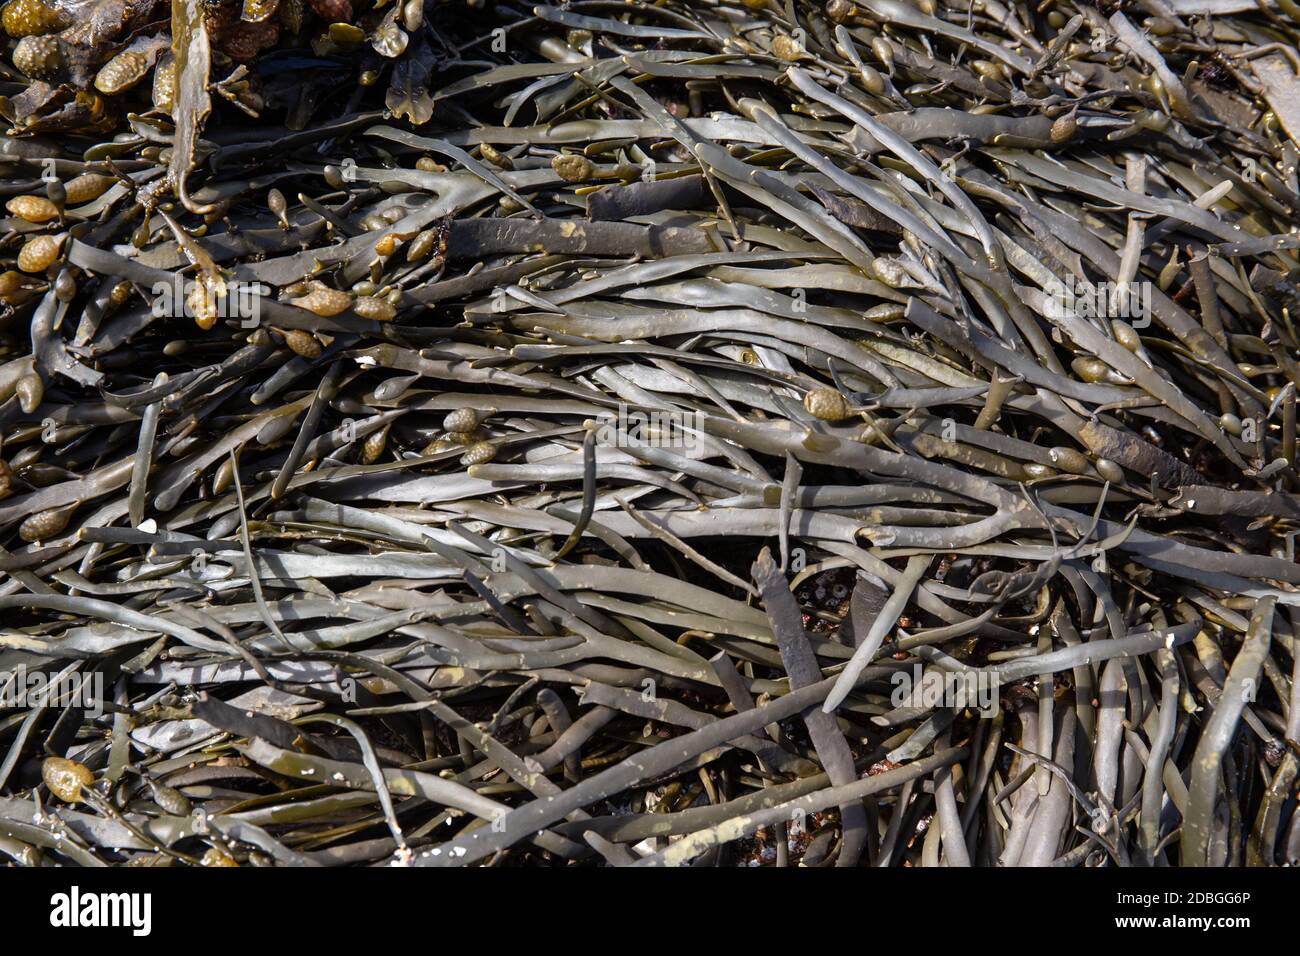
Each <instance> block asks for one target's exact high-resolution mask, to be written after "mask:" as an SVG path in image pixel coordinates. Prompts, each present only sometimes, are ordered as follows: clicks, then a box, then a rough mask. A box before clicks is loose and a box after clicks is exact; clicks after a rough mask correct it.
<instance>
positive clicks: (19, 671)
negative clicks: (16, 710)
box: [0, 664, 104, 718]
mask: <svg viewBox="0 0 1300 956" xmlns="http://www.w3.org/2000/svg"><path fill="white" fill-rule="evenodd" d="M69 705H72V706H76V707H81V708H82V709H84V710H85V712H86V716H87V717H91V718H95V717H99V716H100V715H102V714H103V713H104V675H103V674H102V673H100V672H98V671H96V672H94V673H90V674H76V673H74V674H67V673H62V672H53V673H49V672H46V671H34V670H28V669H27V666H26V665H25V664H19V665H18V666H17V667H16V668H14V670H13V671H12V672H11V673H10V674H9V679H8V680H5V678H3V677H0V707H40V706H47V707H58V708H64V707H67V706H69Z"/></svg>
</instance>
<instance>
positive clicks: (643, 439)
mask: <svg viewBox="0 0 1300 956" xmlns="http://www.w3.org/2000/svg"><path fill="white" fill-rule="evenodd" d="M597 421H598V422H599V423H600V425H599V427H598V428H597V430H596V441H597V442H599V443H600V444H602V445H612V446H614V447H616V448H625V447H627V446H629V445H644V446H648V447H651V448H680V449H683V450H687V451H693V450H696V449H698V448H699V447H700V444H701V442H702V440H703V439H702V437H701V436H702V434H703V429H704V413H703V412H683V411H678V410H655V411H651V412H629V411H628V408H627V405H626V404H623V403H622V402H620V403H619V406H618V414H617V415H615V414H614V413H613V412H603V413H601V415H600V416H599V417H598V418H597Z"/></svg>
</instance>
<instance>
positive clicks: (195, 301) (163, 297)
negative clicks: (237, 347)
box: [151, 275, 271, 329]
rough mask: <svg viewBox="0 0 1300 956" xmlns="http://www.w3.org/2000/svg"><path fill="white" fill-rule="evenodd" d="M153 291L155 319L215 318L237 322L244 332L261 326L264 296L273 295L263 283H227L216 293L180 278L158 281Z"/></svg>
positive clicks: (204, 286) (177, 276)
mask: <svg viewBox="0 0 1300 956" xmlns="http://www.w3.org/2000/svg"><path fill="white" fill-rule="evenodd" d="M151 291H152V292H153V296H154V299H153V306H152V312H153V316H154V318H156V319H163V318H175V319H179V318H189V319H193V318H196V317H198V316H212V317H215V318H218V319H238V320H239V324H240V326H241V327H243V328H245V329H255V328H257V327H258V326H259V325H261V322H262V297H263V296H266V295H270V294H271V289H270V287H269V286H265V285H263V284H262V283H260V282H240V281H237V280H236V281H230V282H225V283H223V289H222V290H221V291H217V290H214V289H212V288H210V287H209V286H207V285H204V284H202V283H198V282H195V281H194V280H193V279H183V278H182V277H181V276H179V275H175V276H173V277H172V280H171V281H170V282H155V283H154V284H153V288H152V290H151Z"/></svg>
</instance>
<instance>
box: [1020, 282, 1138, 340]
mask: <svg viewBox="0 0 1300 956" xmlns="http://www.w3.org/2000/svg"><path fill="white" fill-rule="evenodd" d="M1044 291H1045V292H1046V293H1047V299H1046V303H1045V305H1046V308H1047V315H1048V317H1049V318H1053V319H1063V318H1065V317H1066V316H1073V317H1078V318H1084V319H1087V318H1098V319H1125V320H1126V321H1128V323H1129V324H1130V325H1132V326H1133V327H1134V328H1135V329H1141V328H1145V327H1146V326H1148V325H1149V324H1150V323H1151V283H1150V282H1146V281H1138V282H1088V281H1087V280H1083V279H1078V278H1075V277H1073V276H1071V277H1070V278H1069V279H1067V280H1066V281H1064V282H1062V281H1060V280H1057V279H1054V280H1052V281H1051V282H1049V283H1047V285H1046V286H1044Z"/></svg>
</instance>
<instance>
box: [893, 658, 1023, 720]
mask: <svg viewBox="0 0 1300 956" xmlns="http://www.w3.org/2000/svg"><path fill="white" fill-rule="evenodd" d="M890 682H891V683H892V684H893V685H894V690H893V692H892V693H891V694H890V695H889V702H890V703H891V704H892V705H893V706H894V707H895V708H900V707H925V708H927V709H929V708H934V707H956V708H959V709H964V708H966V707H970V708H973V709H975V710H978V711H979V713H980V716H981V717H993V716H996V714H997V712H998V687H999V686H1000V683H1001V682H1000V681H999V679H998V675H997V674H996V673H995V672H993V671H983V670H969V671H944V670H939V669H938V668H934V667H932V668H930V669H929V670H926V671H924V672H923V671H922V668H921V665H920V664H919V663H917V664H913V665H912V670H911V672H910V673H909V672H908V671H895V672H894V674H893V676H891V677H890Z"/></svg>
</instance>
